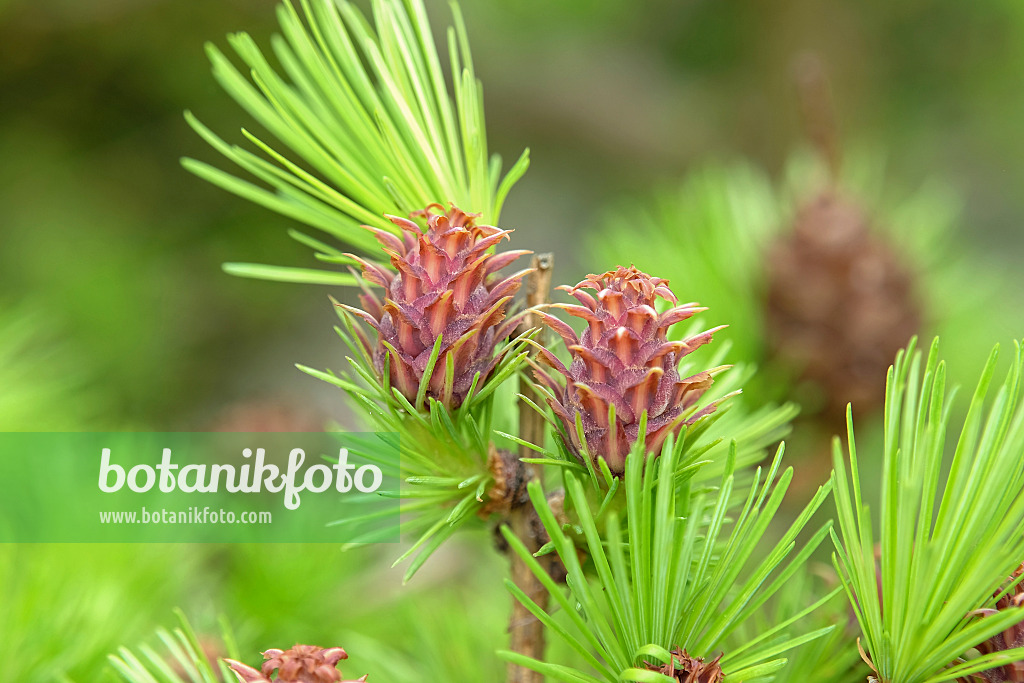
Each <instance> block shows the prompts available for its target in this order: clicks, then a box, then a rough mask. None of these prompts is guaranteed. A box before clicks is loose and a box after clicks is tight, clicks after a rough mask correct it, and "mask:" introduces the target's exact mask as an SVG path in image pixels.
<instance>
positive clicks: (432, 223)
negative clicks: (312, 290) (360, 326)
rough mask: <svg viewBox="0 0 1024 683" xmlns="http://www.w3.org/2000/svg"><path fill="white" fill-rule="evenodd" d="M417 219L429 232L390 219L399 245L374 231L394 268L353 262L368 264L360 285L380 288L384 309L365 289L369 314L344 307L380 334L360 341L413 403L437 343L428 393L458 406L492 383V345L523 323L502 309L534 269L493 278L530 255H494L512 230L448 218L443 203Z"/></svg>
mask: <svg viewBox="0 0 1024 683" xmlns="http://www.w3.org/2000/svg"><path fill="white" fill-rule="evenodd" d="M412 216H413V217H423V218H425V219H426V220H427V225H428V227H427V230H426V232H424V231H423V230H421V229H420V227H419V226H418V225H417V224H416V223H414V222H413V221H411V220H408V219H405V218H399V217H397V216H387V218H388V219H390V220H391V222H392V223H394V224H395V225H397V226H398V227H400V228H401V229H402V231H403V235H402V236H401V237H397V236H395V235H393V234H392V233H390V232H387V231H385V230H378V229H374V228H368V229H370V230H372V231H373V232H374V234H375V235H376V237H377V240H378V241H379V242H380V243H381V245H382V246H383V248H384V251H385V253H387V254H388V256H390V258H391V265H392V266H393V267H394V270H391V269H390V268H387V267H385V266H383V265H380V264H377V263H373V262H371V261H368V260H366V259H362V258H359V257H358V256H353V255H351V254H348V256H351V257H352V258H354V259H355V260H356V261H358V262H359V264H360V265H361V266H362V276H363V279H365V280H366V281H367V282H369V283H370V284H373V285H377V286H379V287H383V288H384V297H383V301H382V300H381V298H380V297H378V296H377V295H376V294H375V293H373V291H371V290H370V289H368V288H364V290H363V294H362V295H361V296H360V301H361V302H362V305H363V308H364V309H365V310H360V309H358V308H354V307H351V306H342V307H343V308H345V309H346V310H348V311H350V312H352V313H354V314H355V315H357V316H359V317H360V318H362V319H363V320H365V321H366V322H367V323H369V324H370V326H371V327H373V328H374V329H375V330H376V331H377V340H376V342H374V343H371V342H370V341H369V340H368V339H366V338H365V337H364V336H362V335H360V343H362V345H363V346H364V347H365V348H366V351H367V353H368V354H369V355H370V356H371V357H372V358H373V362H374V365H375V366H376V369H377V372H378V373H381V374H383V372H384V370H385V367H384V366H385V362H386V360H385V359H389V361H387V362H389V363H390V377H391V382H392V383H393V384H394V386H395V387H397V388H398V390H399V391H400V392H401V393H402V394H403V395H404V396H405V397H406V398H408V399H409V400H410V401H412V400H414V399H415V397H416V394H417V390H418V389H419V385H420V380H421V379H422V378H423V375H424V373H425V372H426V371H427V366H428V365H429V361H430V357H431V353H432V352H433V350H434V345H435V343H436V342H437V339H438V337H440V338H441V346H440V350H439V353H438V356H437V360H436V362H435V364H434V366H433V368H432V372H431V375H430V378H429V380H428V381H429V384H428V387H427V392H426V395H427V396H428V397H432V398H435V399H437V400H439V401H441V402H442V403H443V404H444V405H445V406H447V407H449V408H456V407H458V406H459V405H461V404H462V401H463V400H464V399H465V398H466V394H467V393H468V392H469V389H470V386H471V385H472V384H473V378H474V377H475V376H476V374H477V373H480V383H479V385H478V389H479V386H482V385H483V382H484V381H486V379H487V377H488V375H489V374H490V373H491V371H492V370H493V369H494V367H495V365H497V363H498V362H499V360H500V353H499V354H496V353H495V349H496V347H497V346H498V344H500V343H501V342H502V341H504V340H505V339H507V338H508V337H509V335H510V334H511V332H512V331H513V329H514V328H515V326H516V323H517V321H518V318H517V317H512V318H508V319H506V309H507V307H508V304H509V302H510V301H511V299H512V295H513V294H515V292H516V291H517V290H518V289H519V287H520V285H521V284H522V279H523V276H524V275H525V274H526V273H527V272H529V269H527V270H522V271H519V272H517V273H515V274H513V275H510V276H508V277H506V278H504V279H499V278H498V276H497V272H498V271H499V270H501V269H502V268H504V267H505V266H507V265H509V264H510V263H512V262H513V261H515V260H516V259H517V258H519V257H520V256H522V255H524V254H529V253H531V252H529V251H506V252H503V253H500V254H494V253H490V250H491V248H492V247H494V246H495V245H497V244H498V242H500V241H501V240H503V239H507V238H508V235H509V233H511V232H512V231H511V230H500V229H498V228H496V227H494V226H490V225H477V223H476V219H477V217H478V216H479V214H470V213H466V212H464V211H462V210H460V209H458V208H456V207H454V206H452V207H451V209H450V210H448V211H447V212H445V211H444V207H442V206H441V205H440V204H431V205H430V206H428V207H427V208H426V209H424V210H423V211H417V212H415V213H414V214H412ZM339 305H340V304H339ZM448 364H451V367H452V369H453V370H454V372H453V380H452V381H451V382H446V381H445V370H446V367H447V365H448Z"/></svg>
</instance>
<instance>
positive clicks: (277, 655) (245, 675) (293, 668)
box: [224, 645, 366, 683]
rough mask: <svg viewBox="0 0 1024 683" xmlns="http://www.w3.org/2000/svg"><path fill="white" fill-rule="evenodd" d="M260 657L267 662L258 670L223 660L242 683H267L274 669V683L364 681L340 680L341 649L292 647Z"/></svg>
mask: <svg viewBox="0 0 1024 683" xmlns="http://www.w3.org/2000/svg"><path fill="white" fill-rule="evenodd" d="M263 658H264V659H265V660H266V661H265V662H263V666H262V667H261V670H259V671H257V670H256V669H254V668H252V667H251V666H248V665H246V664H242V663H241V662H236V661H235V660H233V659H225V660H224V661H225V662H227V663H228V665H229V666H230V667H231V670H232V671H234V672H235V675H236V676H238V680H239V681H240V682H241V683H269V682H270V681H271V678H270V677H271V675H272V674H273V673H274V670H275V669H276V670H277V678H276V679H274V680H276V681H277V683H359V681H365V680H366V676H363V677H362V678H359V679H357V680H356V681H342V679H341V672H340V671H338V669H337V666H338V662H340V661H341V660H343V659H348V654H347V653H346V652H345V651H344V650H343V649H341V648H340V647H331V648H326V649H325V648H321V647H316V646H315V645H295V646H294V647H292V648H290V649H288V650H276V649H273V650H267V651H266V652H264V653H263Z"/></svg>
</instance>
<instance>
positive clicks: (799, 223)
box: [765, 190, 921, 418]
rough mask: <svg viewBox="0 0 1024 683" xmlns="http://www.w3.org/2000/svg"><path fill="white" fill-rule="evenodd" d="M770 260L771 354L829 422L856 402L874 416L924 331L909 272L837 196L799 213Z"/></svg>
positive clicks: (831, 192) (863, 218)
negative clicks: (803, 384) (797, 376)
mask: <svg viewBox="0 0 1024 683" xmlns="http://www.w3.org/2000/svg"><path fill="white" fill-rule="evenodd" d="M767 261H768V264H767V268H768V272H767V275H768V296H767V310H766V312H765V315H766V336H767V341H768V345H769V347H770V351H771V353H772V354H773V355H775V356H776V357H778V358H780V359H781V360H783V361H784V362H787V363H788V364H789V365H790V366H792V367H794V368H797V369H798V370H799V372H800V373H801V377H802V379H804V380H807V381H810V382H812V383H814V384H815V385H817V387H818V388H819V389H820V390H821V391H822V393H823V394H824V406H823V409H824V411H825V412H826V413H827V414H828V415H833V416H839V417H840V418H841V417H842V416H843V415H845V407H846V404H847V403H848V402H850V401H852V402H853V403H854V405H855V406H856V407H858V408H859V409H863V410H871V409H872V408H874V407H877V406H878V404H879V402H880V401H881V398H882V397H883V396H884V393H885V392H884V391H882V387H884V385H885V373H886V369H887V368H888V367H889V364H890V363H891V362H892V358H893V356H894V355H895V354H896V352H897V350H899V349H900V348H902V347H903V345H905V344H906V343H907V340H908V339H910V337H911V336H912V335H913V334H915V333H916V332H917V331H918V327H919V325H920V322H921V313H920V310H919V308H918V306H917V303H916V301H915V300H914V296H913V287H912V285H913V278H912V276H911V273H910V272H909V270H908V269H907V268H906V267H905V266H904V265H903V264H902V263H901V262H900V260H899V259H898V258H897V256H896V254H895V253H894V252H893V250H892V249H891V248H890V247H889V246H888V245H887V244H885V243H884V242H883V241H882V240H880V239H879V238H878V237H877V236H875V235H874V234H873V233H872V231H871V229H870V222H869V220H868V218H867V216H866V215H865V213H864V211H863V210H862V209H861V207H860V206H858V205H857V204H856V203H854V202H852V201H850V200H848V199H846V198H844V197H843V196H841V195H840V194H839V193H837V192H836V191H834V190H828V191H825V192H822V193H821V194H820V195H818V196H817V197H816V198H815V199H813V200H811V201H810V202H808V203H807V204H805V205H804V206H802V207H801V208H800V209H799V211H798V212H797V215H796V219H795V222H794V225H793V230H792V232H790V233H789V234H787V235H786V236H784V237H782V238H781V239H780V240H779V241H778V242H777V243H776V244H775V245H774V246H773V247H771V248H770V249H769V251H768V254H767Z"/></svg>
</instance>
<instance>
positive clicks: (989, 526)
mask: <svg viewBox="0 0 1024 683" xmlns="http://www.w3.org/2000/svg"><path fill="white" fill-rule="evenodd" d="M997 357H998V346H997V347H996V348H995V349H993V351H992V353H991V354H990V356H989V359H988V362H987V364H986V365H985V369H984V371H983V372H982V375H981V378H980V379H979V381H978V384H977V388H976V389H975V392H974V395H973V397H972V399H971V401H970V406H969V409H968V413H967V417H966V419H965V421H964V424H963V427H962V428H961V430H960V434H959V437H958V439H957V441H956V447H955V451H954V453H953V457H952V463H951V465H950V470H949V473H948V475H947V474H944V473H943V455H944V452H945V450H946V446H947V435H946V431H947V428H948V423H949V413H950V404H951V400H948V397H947V393H946V389H945V378H946V366H945V362H944V361H940V360H939V355H938V340H937V339H936V340H935V342H934V343H933V344H932V346H931V349H930V351H929V353H928V358H927V362H926V363H925V365H924V368H923V371H922V365H921V353H920V352H917V351H915V348H914V344H913V343H911V345H910V346H909V347H908V348H907V349H906V351H905V352H903V351H901V352H900V353H899V354H898V356H897V358H896V362H895V364H894V365H893V366H892V367H891V368H890V370H889V373H888V377H887V383H886V403H885V442H884V452H883V464H882V473H881V477H880V480H879V482H878V484H877V485H878V486H879V487H880V491H881V505H880V510H879V524H878V526H877V527H876V526H875V524H873V523H872V519H871V515H870V513H869V510H868V507H867V505H866V504H865V503H864V500H863V496H862V486H864V485H865V484H866V482H865V481H864V480H862V477H861V474H860V472H859V467H858V456H857V447H856V441H855V439H854V430H853V421H852V417H850V416H849V414H848V425H849V436H848V448H849V463H850V464H849V474H848V473H847V468H846V463H845V462H844V460H845V459H844V457H843V451H842V447H841V445H840V442H839V440H838V439H836V441H835V443H834V448H833V452H834V454H833V458H834V462H835V470H834V474H833V478H834V481H835V501H836V510H837V513H838V521H839V529H838V534H836V533H833V540H834V543H835V547H836V554H835V555H834V562H835V564H836V567H837V570H838V571H839V574H840V578H841V579H842V581H843V583H844V586H845V588H846V591H847V595H848V596H849V598H850V602H851V604H852V605H853V609H854V612H855V614H856V616H857V621H858V623H859V624H860V628H861V631H862V632H863V639H862V645H863V647H864V649H865V650H866V654H867V656H868V657H869V658H870V661H871V662H872V664H873V666H874V668H875V670H876V672H877V676H878V678H879V679H880V680H881V681H883V683H938V682H939V681H946V680H952V679H954V678H956V677H957V676H966V675H968V674H971V673H974V672H977V671H981V670H983V669H987V668H990V667H993V666H996V665H999V664H1004V663H1007V662H1010V661H1013V660H1014V659H1021V658H1022V657H1024V648H1017V649H1012V650H1004V651H1002V652H998V653H993V654H989V655H984V656H981V657H976V658H973V659H965V658H964V657H965V653H966V652H967V651H968V650H970V649H971V648H973V647H974V646H976V645H978V644H979V643H981V642H983V641H985V640H986V639H988V638H989V637H991V636H992V635H994V634H996V633H998V632H1000V631H1002V630H1004V629H1006V628H1007V627H1009V626H1011V625H1013V624H1016V623H1018V622H1020V621H1022V620H1024V609H1020V608H1010V609H1005V610H1001V611H1000V612H998V613H997V614H994V615H992V616H986V617H985V618H983V619H982V618H978V617H976V616H973V615H972V613H973V612H974V611H975V610H978V609H981V608H985V607H991V606H992V604H993V603H994V602H995V599H994V593H995V592H996V591H998V590H999V588H1000V586H1002V585H1003V584H1004V583H1005V581H1006V579H1007V577H1008V576H1010V574H1011V573H1012V572H1013V570H1014V569H1015V568H1017V567H1018V566H1019V565H1020V562H1021V558H1022V557H1024V535H1022V534H1021V529H1022V528H1024V458H1022V457H1021V454H1022V453H1024V383H1022V373H1024V354H1022V352H1021V346H1020V344H1017V345H1016V350H1015V354H1014V358H1013V361H1012V366H1011V368H1010V370H1009V371H1008V372H1007V374H1006V377H1005V379H1004V380H1003V382H1002V384H1001V385H998V389H997V390H996V393H995V397H994V399H993V400H992V401H991V403H990V404H989V407H988V409H987V411H986V407H985V404H986V396H987V395H988V393H989V389H990V387H991V385H992V383H993V382H992V380H993V376H994V374H995V370H996V360H997ZM951 393H952V392H951ZM875 539H877V540H878V545H877V546H876V542H875ZM876 548H877V551H876ZM876 552H877V554H878V556H879V557H878V559H877V560H876Z"/></svg>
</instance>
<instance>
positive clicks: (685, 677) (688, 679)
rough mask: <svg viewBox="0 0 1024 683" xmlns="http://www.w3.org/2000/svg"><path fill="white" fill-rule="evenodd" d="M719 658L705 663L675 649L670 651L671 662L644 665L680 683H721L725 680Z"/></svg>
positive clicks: (701, 658)
mask: <svg viewBox="0 0 1024 683" xmlns="http://www.w3.org/2000/svg"><path fill="white" fill-rule="evenodd" d="M721 658H722V655H718V656H717V657H715V658H714V659H713V660H711V661H710V662H705V661H704V658H703V657H691V656H690V655H689V654H687V652H686V650H681V649H679V648H676V649H675V650H672V661H670V662H669V663H667V664H661V665H659V664H652V663H651V662H646V664H647V669H648V670H649V671H657V672H658V673H660V674H664V675H666V676H670V677H672V678H674V679H676V680H677V681H680V683H721V682H722V681H724V680H725V674H724V673H723V672H722V667H721V666H719V664H718V660H720V659H721Z"/></svg>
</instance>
